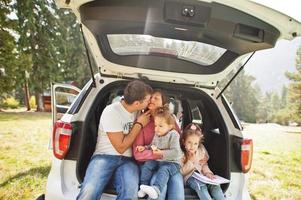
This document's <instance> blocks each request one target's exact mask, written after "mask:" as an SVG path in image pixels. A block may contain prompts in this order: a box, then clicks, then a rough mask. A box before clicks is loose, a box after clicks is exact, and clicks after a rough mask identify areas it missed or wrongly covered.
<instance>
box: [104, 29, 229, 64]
mask: <svg viewBox="0 0 301 200" xmlns="http://www.w3.org/2000/svg"><path fill="white" fill-rule="evenodd" d="M107 37H108V41H109V44H110V46H111V49H112V51H113V52H114V53H115V54H117V55H121V56H128V55H158V56H171V57H176V58H177V59H181V60H186V61H190V62H193V63H197V64H200V65H203V66H207V65H212V64H213V63H215V62H216V61H217V60H218V59H219V58H220V57H221V56H222V55H223V54H224V53H225V52H226V49H223V48H220V47H217V46H213V45H209V44H205V43H201V42H195V41H183V40H175V39H170V38H160V37H153V36H150V35H137V34H109V35H107Z"/></svg>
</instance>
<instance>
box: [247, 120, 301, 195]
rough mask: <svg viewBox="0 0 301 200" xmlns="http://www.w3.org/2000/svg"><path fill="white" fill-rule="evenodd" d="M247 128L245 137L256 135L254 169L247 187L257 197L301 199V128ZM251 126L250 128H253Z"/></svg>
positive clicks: (256, 126)
mask: <svg viewBox="0 0 301 200" xmlns="http://www.w3.org/2000/svg"><path fill="white" fill-rule="evenodd" d="M261 127H262V126H261V125H254V127H253V126H252V128H248V127H246V131H245V132H246V133H247V134H246V136H248V137H250V138H253V142H254V154H253V163H252V169H251V171H250V172H249V174H248V177H249V183H248V189H249V191H250V193H251V198H252V199H256V200H271V199H272V200H274V199H275V200H278V199H279V200H295V199H301V164H300V163H301V145H300V142H301V128H299V129H298V128H294V129H295V131H294V132H289V131H286V130H287V129H292V128H290V127H280V126H277V125H275V126H273V125H271V127H270V129H267V130H261V129H260V128H261ZM250 129H251V130H250Z"/></svg>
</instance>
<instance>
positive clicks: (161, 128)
mask: <svg viewBox="0 0 301 200" xmlns="http://www.w3.org/2000/svg"><path fill="white" fill-rule="evenodd" d="M154 122H155V136H154V138H153V140H152V143H151V144H150V145H149V146H137V150H138V151H140V152H142V151H144V150H145V149H151V150H152V151H153V154H156V155H161V159H159V160H149V161H146V162H145V163H144V164H143V166H142V167H141V175H140V190H139V191H138V197H144V196H145V195H146V194H147V195H148V196H149V197H150V198H152V199H157V198H158V197H159V194H160V192H161V191H162V189H163V187H164V186H166V184H167V182H168V180H169V178H170V177H171V176H173V175H174V174H176V173H178V172H179V171H180V160H181V157H182V151H181V147H180V134H179V133H178V132H177V131H176V130H175V119H174V117H173V115H172V114H171V113H170V112H169V109H168V107H167V106H164V107H159V108H158V109H157V110H156V111H155V114H154ZM154 171H157V176H156V179H155V181H154V183H153V184H152V186H149V184H150V180H151V178H152V175H153V172H154Z"/></svg>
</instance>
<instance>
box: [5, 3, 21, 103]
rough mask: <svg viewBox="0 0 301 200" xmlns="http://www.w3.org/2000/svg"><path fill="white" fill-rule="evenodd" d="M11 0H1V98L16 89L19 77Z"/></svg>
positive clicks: (14, 22)
mask: <svg viewBox="0 0 301 200" xmlns="http://www.w3.org/2000/svg"><path fill="white" fill-rule="evenodd" d="M10 3H11V1H10V0H0V69H1V74H0V100H1V98H3V97H4V96H5V95H7V93H8V92H11V91H12V90H13V89H14V85H15V84H16V82H17V81H18V79H17V73H19V72H18V68H17V60H16V41H15V40H16V39H15V37H14V36H13V34H12V33H13V31H14V28H15V25H16V21H15V20H13V19H10V18H9V17H8V15H9V14H10V13H11V11H12V10H11V7H10Z"/></svg>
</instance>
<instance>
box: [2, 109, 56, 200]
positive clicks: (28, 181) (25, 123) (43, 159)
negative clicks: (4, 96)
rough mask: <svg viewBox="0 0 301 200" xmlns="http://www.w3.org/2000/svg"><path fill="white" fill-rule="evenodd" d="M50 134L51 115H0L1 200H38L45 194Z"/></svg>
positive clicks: (30, 113)
mask: <svg viewBox="0 0 301 200" xmlns="http://www.w3.org/2000/svg"><path fill="white" fill-rule="evenodd" d="M50 134H51V115H50V114H49V113H33V112H28V113H26V112H23V113H0V139H1V141H2V145H1V146H0V152H1V154H0V199H5V200H6V199H12V200H14V199H16V200H17V199H35V198H37V197H38V196H39V195H41V194H43V193H44V192H45V185H46V179H47V175H48V173H49V170H50V159H51V152H50V151H49V150H48V142H49V136H50ZM4 141H5V142H4Z"/></svg>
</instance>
